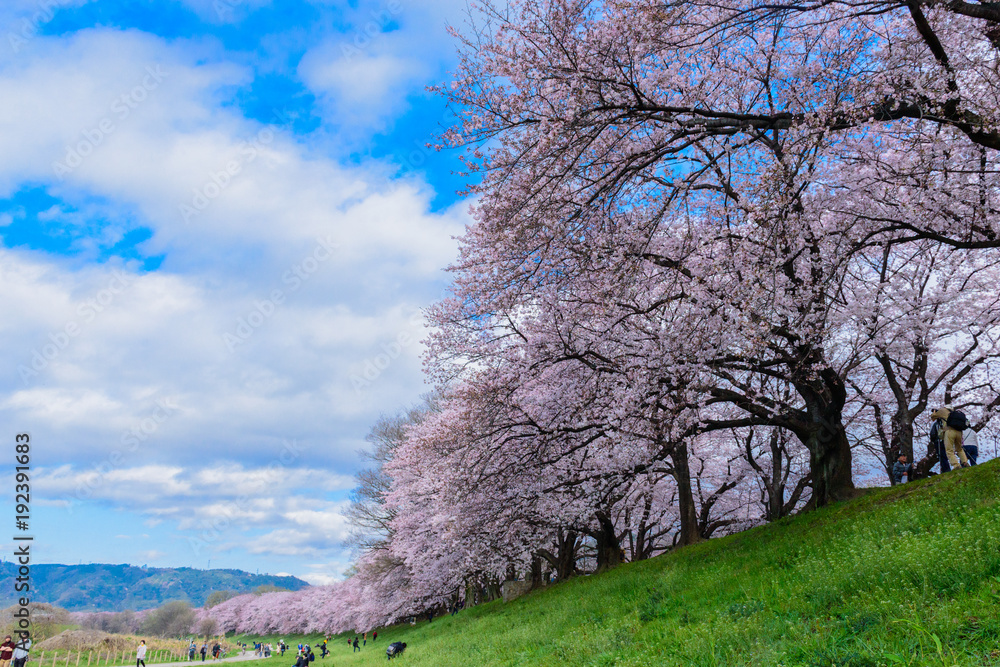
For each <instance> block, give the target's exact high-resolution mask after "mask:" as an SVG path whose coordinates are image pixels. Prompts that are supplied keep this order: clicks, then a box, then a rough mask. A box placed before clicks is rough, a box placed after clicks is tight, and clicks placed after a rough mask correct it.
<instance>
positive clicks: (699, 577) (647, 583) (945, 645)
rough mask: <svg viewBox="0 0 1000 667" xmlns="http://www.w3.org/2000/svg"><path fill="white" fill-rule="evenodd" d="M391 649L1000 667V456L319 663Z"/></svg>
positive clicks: (370, 659) (453, 659)
mask: <svg viewBox="0 0 1000 667" xmlns="http://www.w3.org/2000/svg"><path fill="white" fill-rule="evenodd" d="M289 639H290V638H288V637H286V640H289ZM309 639H311V640H312V642H311V643H315V641H316V638H315V637H312V638H309ZM397 640H398V641H405V642H407V644H408V648H407V651H406V654H405V656H404V657H403V658H400V659H399V660H395V661H393V664H395V665H398V666H399V667H403V666H405V665H427V666H430V665H433V666H435V667H441V666H444V665H570V666H577V665H594V666H598V665H600V666H611V665H685V666H688V665H705V666H706V667H707V666H713V667H714V666H715V665H761V666H764V665H766V666H774V665H785V666H789V667H790V666H792V665H808V666H815V667H820V666H823V667H830V666H831V665H835V666H837V667H841V666H851V667H860V666H867V665H871V666H875V665H949V666H950V665H970V666H971V665H976V666H982V665H1000V461H992V462H990V463H987V464H984V465H980V466H977V467H975V468H972V469H969V470H962V471H958V472H955V473H951V474H948V475H943V476H939V477H935V478H932V479H930V480H924V481H921V482H915V483H912V484H906V485H903V486H899V487H896V488H893V489H877V490H873V491H871V492H870V493H868V494H867V495H865V496H864V497H862V498H859V499H858V500H855V501H852V502H850V503H844V504H839V505H836V506H833V507H828V508H825V509H823V510H821V511H818V512H813V513H809V514H806V515H803V516H799V517H794V518H791V519H786V520H782V521H781V522H778V523H777V524H774V525H770V526H765V527H761V528H757V529H754V530H751V531H748V532H745V533H742V534H739V535H734V536H730V537H727V538H723V539H718V540H711V541H709V542H706V543H703V544H699V545H696V546H694V547H689V548H686V549H681V550H678V551H676V552H674V553H671V554H667V555H665V556H662V557H659V558H655V559H653V560H650V561H646V562H642V563H632V564H627V565H624V566H622V567H620V568H618V569H616V570H613V571H611V572H607V573H604V574H601V575H596V576H591V577H581V578H579V579H575V580H571V581H568V582H566V583H563V584H559V585H556V586H552V587H550V588H548V589H546V590H542V591H537V592H535V593H532V594H531V595H528V596H526V597H524V598H522V599H520V600H517V601H514V602H512V603H510V604H503V603H502V602H494V603H490V604H487V605H482V606H480V607H476V608H471V609H466V610H465V611H462V612H460V613H459V614H458V615H457V616H454V617H443V618H438V619H435V620H434V621H433V622H432V623H430V624H428V623H427V622H426V621H422V622H421V623H419V624H418V625H417V626H415V627H410V626H402V627H396V628H386V629H384V630H382V631H380V632H379V641H378V643H377V644H376V645H374V646H373V645H372V643H371V642H369V643H368V646H367V647H365V649H364V651H363V652H362V653H358V654H352V653H351V652H350V649H349V648H348V646H347V643H346V635H344V636H340V637H337V638H331V646H332V648H333V655H332V656H330V657H327V658H326V659H325V660H323V661H320V660H319V658H318V657H317V661H316V663H314V665H315V667H327V666H328V665H335V666H339V665H374V664H381V663H385V662H386V657H385V647H386V646H387V645H388V644H389V642H391V641H397ZM298 641H301V639H298V638H296V639H295V642H296V643H297V642H298ZM267 662H269V663H273V664H274V666H275V667H278V665H281V667H287V666H288V664H290V663H291V662H293V660H289V659H272V660H270V661H267ZM286 663H287V664H286ZM255 664H256V663H255Z"/></svg>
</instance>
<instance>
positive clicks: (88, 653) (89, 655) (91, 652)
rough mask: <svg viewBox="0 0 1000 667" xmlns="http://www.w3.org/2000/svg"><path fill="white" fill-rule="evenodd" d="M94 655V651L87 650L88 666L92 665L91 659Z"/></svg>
mask: <svg viewBox="0 0 1000 667" xmlns="http://www.w3.org/2000/svg"><path fill="white" fill-rule="evenodd" d="M93 656H94V652H93V651H87V667H90V659H91V658H92V657H93Z"/></svg>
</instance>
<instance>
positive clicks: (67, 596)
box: [0, 561, 309, 611]
mask: <svg viewBox="0 0 1000 667" xmlns="http://www.w3.org/2000/svg"><path fill="white" fill-rule="evenodd" d="M17 567H18V566H17V564H16V563H12V562H10V561H6V562H3V563H0V578H2V580H3V582H4V583H3V584H0V606H4V607H6V606H9V605H11V604H14V602H15V601H16V599H17V596H18V595H19V594H18V593H16V592H15V590H14V583H15V578H16V576H17ZM258 586H278V587H280V588H286V589H288V590H293V591H297V590H300V589H302V588H306V587H307V586H309V584H308V583H307V582H305V581H303V580H302V579H299V578H298V577H293V576H278V575H272V574H253V573H250V572H245V571H243V570H233V569H216V570H198V569H195V568H191V567H176V568H159V567H143V566H139V565H129V564H127V563H120V564H109V563H90V564H86V565H62V564H38V565H34V564H33V565H32V566H31V591H30V598H31V600H32V601H33V602H47V603H49V604H54V605H56V606H58V607H63V608H64V609H68V610H69V611H125V610H126V609H130V610H132V611H142V610H143V609H151V608H153V607H158V606H160V605H162V604H163V603H164V602H168V601H170V600H183V601H185V602H189V603H190V604H191V605H192V606H193V607H201V606H203V605H204V604H205V599H206V598H207V597H208V596H209V594H211V593H212V592H213V591H222V590H229V591H235V592H236V593H251V592H253V591H254V589H256V588H257V587H258Z"/></svg>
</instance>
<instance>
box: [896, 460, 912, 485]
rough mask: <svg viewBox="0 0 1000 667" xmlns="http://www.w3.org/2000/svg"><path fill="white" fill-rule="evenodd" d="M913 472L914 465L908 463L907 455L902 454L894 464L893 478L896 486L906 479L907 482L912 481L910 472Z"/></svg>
mask: <svg viewBox="0 0 1000 667" xmlns="http://www.w3.org/2000/svg"><path fill="white" fill-rule="evenodd" d="M912 470H913V464H912V463H907V462H906V454H900V455H899V458H897V459H896V462H895V463H894V464H892V478H893V480H895V482H896V484H902V483H903V481H904V480H903V478H904V477H906V481H909V480H910V472H911V471H912Z"/></svg>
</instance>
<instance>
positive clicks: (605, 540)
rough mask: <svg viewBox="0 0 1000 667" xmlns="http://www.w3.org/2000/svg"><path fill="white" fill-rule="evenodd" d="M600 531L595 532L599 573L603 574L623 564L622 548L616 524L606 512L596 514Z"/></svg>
mask: <svg viewBox="0 0 1000 667" xmlns="http://www.w3.org/2000/svg"><path fill="white" fill-rule="evenodd" d="M594 517H595V518H596V519H597V524H598V529H597V530H596V531H595V532H594V538H595V539H596V540H597V571H598V572H603V571H604V570H610V569H611V568H613V567H618V566H619V565H621V563H622V547H621V543H620V542H619V540H618V533H617V532H616V531H615V524H614V522H613V521H611V517H610V516H608V515H607V514H606V513H605V512H595V513H594Z"/></svg>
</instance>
